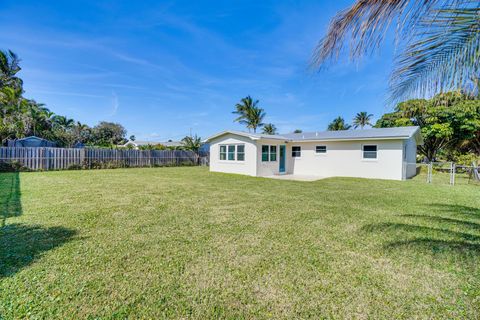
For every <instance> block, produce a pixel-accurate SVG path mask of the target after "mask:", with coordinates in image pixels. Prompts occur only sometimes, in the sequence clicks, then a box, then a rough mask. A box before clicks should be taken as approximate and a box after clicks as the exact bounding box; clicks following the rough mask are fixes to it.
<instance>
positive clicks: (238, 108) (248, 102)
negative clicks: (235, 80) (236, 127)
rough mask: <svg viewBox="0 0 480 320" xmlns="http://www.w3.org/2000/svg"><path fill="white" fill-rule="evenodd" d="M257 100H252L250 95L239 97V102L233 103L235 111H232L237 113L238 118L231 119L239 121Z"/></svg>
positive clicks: (254, 105) (255, 104)
mask: <svg viewBox="0 0 480 320" xmlns="http://www.w3.org/2000/svg"><path fill="white" fill-rule="evenodd" d="M258 102H259V101H258V100H255V101H254V100H253V99H252V97H250V96H246V97H245V98H243V99H241V100H240V103H237V104H236V105H235V111H233V113H235V114H238V118H236V119H235V120H233V121H237V122H239V121H240V120H242V119H243V118H244V117H245V114H246V113H247V110H249V109H251V108H254V107H256V106H257V104H258Z"/></svg>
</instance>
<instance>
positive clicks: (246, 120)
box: [233, 96, 266, 132]
mask: <svg viewBox="0 0 480 320" xmlns="http://www.w3.org/2000/svg"><path fill="white" fill-rule="evenodd" d="M258 103H259V101H258V100H253V99H252V98H251V97H250V96H247V97H245V98H243V99H242V100H241V101H240V103H237V104H236V105H235V109H236V110H235V111H233V113H235V114H238V117H237V118H236V119H235V120H234V121H236V122H238V123H241V124H244V125H245V126H246V127H247V128H248V130H249V131H250V130H251V129H252V130H253V132H257V128H258V127H261V126H263V119H264V118H265V116H266V114H265V111H264V110H263V109H262V108H259V107H257V105H258Z"/></svg>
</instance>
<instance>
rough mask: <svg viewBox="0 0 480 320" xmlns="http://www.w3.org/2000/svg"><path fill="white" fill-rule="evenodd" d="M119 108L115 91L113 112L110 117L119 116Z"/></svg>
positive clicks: (113, 92)
mask: <svg viewBox="0 0 480 320" xmlns="http://www.w3.org/2000/svg"><path fill="white" fill-rule="evenodd" d="M118 107H119V103H118V96H117V93H116V92H115V91H112V111H111V112H110V114H109V116H110V117H113V116H115V115H116V114H117V111H118Z"/></svg>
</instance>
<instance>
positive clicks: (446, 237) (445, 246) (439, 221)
mask: <svg viewBox="0 0 480 320" xmlns="http://www.w3.org/2000/svg"><path fill="white" fill-rule="evenodd" d="M427 208H428V209H429V211H431V213H430V214H404V215H398V216H396V217H397V218H398V217H400V218H401V219H402V220H404V221H403V222H382V223H373V224H368V225H365V226H363V227H362V231H363V232H367V233H374V234H382V235H384V241H383V244H382V246H383V248H384V249H385V250H387V251H391V250H404V251H409V252H410V253H414V254H427V255H434V256H437V257H440V256H445V257H452V256H458V257H460V256H461V257H463V258H475V259H478V258H479V257H480V234H479V231H480V210H479V209H477V208H474V207H469V206H461V205H448V204H428V205H427Z"/></svg>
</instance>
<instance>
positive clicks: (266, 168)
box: [257, 139, 288, 177]
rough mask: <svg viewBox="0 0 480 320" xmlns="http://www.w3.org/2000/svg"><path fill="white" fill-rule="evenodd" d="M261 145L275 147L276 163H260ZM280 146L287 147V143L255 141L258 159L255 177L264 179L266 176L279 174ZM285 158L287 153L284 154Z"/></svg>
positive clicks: (264, 140) (266, 140)
mask: <svg viewBox="0 0 480 320" xmlns="http://www.w3.org/2000/svg"><path fill="white" fill-rule="evenodd" d="M262 145H268V146H277V161H262ZM281 145H285V146H287V143H285V142H282V141H279V140H270V139H261V140H258V141H257V159H258V162H257V175H258V176H259V177H266V176H272V175H275V174H279V171H280V146H281ZM286 157H288V153H287V154H286ZM285 160H286V159H285ZM285 169H286V168H285Z"/></svg>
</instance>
